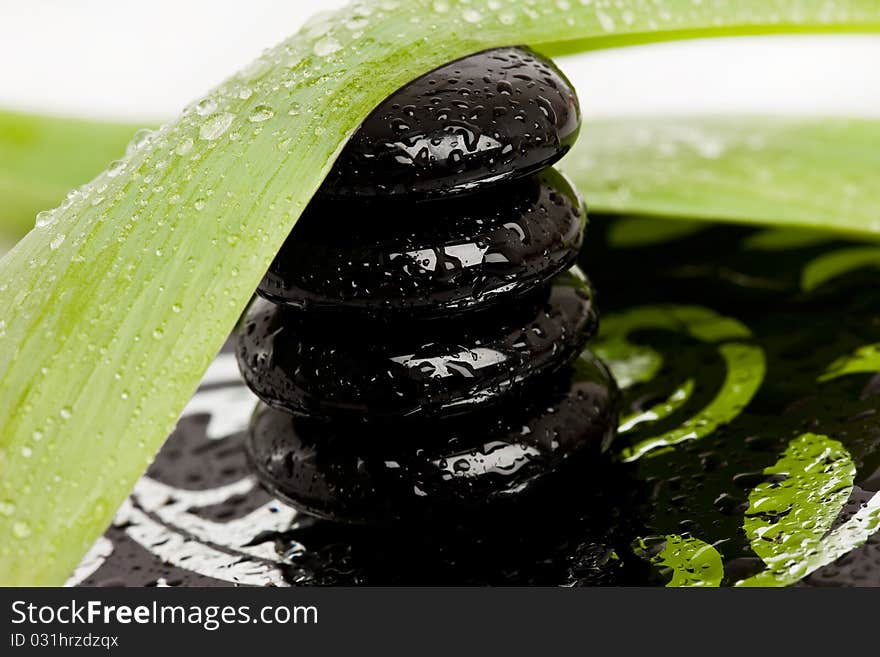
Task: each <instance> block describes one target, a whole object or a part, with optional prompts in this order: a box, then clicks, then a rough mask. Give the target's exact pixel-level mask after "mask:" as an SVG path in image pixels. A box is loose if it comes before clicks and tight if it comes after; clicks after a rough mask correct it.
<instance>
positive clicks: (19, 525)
mask: <svg viewBox="0 0 880 657" xmlns="http://www.w3.org/2000/svg"><path fill="white" fill-rule="evenodd" d="M12 535H13V536H15V538H27V537H28V536H30V535H31V528H30V527H29V526H28V524H27V523H26V522H23V521H21V520H19V521H18V522H16V523H13V525H12Z"/></svg>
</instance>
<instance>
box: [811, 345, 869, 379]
mask: <svg viewBox="0 0 880 657" xmlns="http://www.w3.org/2000/svg"><path fill="white" fill-rule="evenodd" d="M871 372H880V342H878V343H877V344H866V345H865V346H863V347H859V348H858V349H856V351H855V353H852V354H849V355H847V356H841V357H840V358H838V359H837V360H835V361H834V362H833V363H831V365H829V366H828V367H827V368H826V370H825V372H824V373H823V374H822V375H821V376H820V377H819V379H818V380H819V381H831V380H832V379H836V378H838V377H841V376H846V375H847V374H868V373H871Z"/></svg>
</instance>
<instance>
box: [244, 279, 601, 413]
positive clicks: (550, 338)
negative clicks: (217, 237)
mask: <svg viewBox="0 0 880 657" xmlns="http://www.w3.org/2000/svg"><path fill="white" fill-rule="evenodd" d="M596 326H597V315H596V311H595V308H594V305H593V303H592V290H591V289H590V287H589V284H588V283H586V282H585V281H583V280H582V279H580V278H579V277H578V276H577V275H576V274H572V273H565V274H561V275H560V276H558V277H556V278H555V279H554V280H553V282H552V283H551V286H550V288H549V289H548V290H539V291H538V293H537V296H536V297H535V298H534V299H530V300H529V301H526V300H523V299H514V301H513V304H512V306H507V305H505V306H503V307H502V308H499V309H497V310H495V311H493V312H491V313H483V314H481V315H479V316H474V315H465V316H461V317H459V316H452V317H449V318H447V319H445V320H443V321H429V322H418V321H413V322H405V321H402V320H400V319H396V320H395V321H393V322H392V321H389V322H374V321H366V322H361V323H357V322H356V321H354V320H351V321H347V322H340V321H338V320H337V316H335V315H330V316H324V315H320V314H314V315H312V314H306V313H302V312H299V311H288V310H285V309H284V308H283V307H281V306H275V305H272V304H270V303H269V302H267V301H263V300H258V301H257V302H256V303H255V304H254V306H253V308H252V310H251V312H250V313H249V315H248V318H247V320H246V321H245V322H244V324H243V326H242V333H241V335H242V337H241V341H240V343H239V347H238V357H239V363H240V366H241V368H242V371H243V373H244V375H245V380H246V381H247V382H248V385H249V386H250V387H251V389H252V390H253V391H254V392H255V393H256V394H257V395H258V396H259V397H260V398H261V399H263V400H264V401H266V402H267V403H269V404H271V405H273V406H275V407H277V408H282V409H286V410H289V411H292V412H297V413H301V414H308V415H311V416H316V417H325V418H340V417H345V416H347V417H349V418H356V419H363V420H378V419H384V420H389V419H394V418H403V417H408V418H420V419H424V418H432V417H444V416H449V415H454V414H459V413H465V412H469V411H473V410H475V409H477V408H480V407H484V406H486V405H491V404H494V403H498V402H500V401H502V400H503V399H504V398H505V397H507V396H509V395H511V394H517V393H521V392H522V391H523V390H524V389H526V388H528V387H530V386H532V385H534V384H535V382H537V381H539V380H540V378H541V377H542V376H545V375H547V374H549V373H552V372H554V371H556V370H558V369H560V368H562V367H564V366H566V365H567V364H568V363H569V362H571V360H572V359H573V358H574V357H576V356H577V354H578V352H580V350H581V349H582V348H583V346H584V344H585V342H586V341H587V340H588V339H589V337H590V336H591V335H592V334H593V333H594V332H595V330H596Z"/></svg>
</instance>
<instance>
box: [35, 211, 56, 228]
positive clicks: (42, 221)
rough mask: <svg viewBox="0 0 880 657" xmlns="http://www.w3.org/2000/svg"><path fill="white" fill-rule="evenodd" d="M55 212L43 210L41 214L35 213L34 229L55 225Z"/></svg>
mask: <svg viewBox="0 0 880 657" xmlns="http://www.w3.org/2000/svg"><path fill="white" fill-rule="evenodd" d="M55 219H56V216H55V211H54V210H43V211H42V212H39V213H37V220H36V227H37V228H45V227H46V226H51V225H52V224H54V223H55Z"/></svg>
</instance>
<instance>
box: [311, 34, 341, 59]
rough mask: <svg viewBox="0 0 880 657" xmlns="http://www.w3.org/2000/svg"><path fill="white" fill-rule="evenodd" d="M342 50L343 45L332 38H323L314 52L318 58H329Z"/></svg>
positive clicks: (319, 40)
mask: <svg viewBox="0 0 880 657" xmlns="http://www.w3.org/2000/svg"><path fill="white" fill-rule="evenodd" d="M339 50H342V44H341V43H339V42H338V41H337V40H336V39H334V38H333V37H331V36H326V37H323V38H322V39H318V40H317V41H316V42H315V47H314V52H315V54H316V55H317V56H318V57H327V56H328V55H332V54H333V53H335V52H338V51H339Z"/></svg>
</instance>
